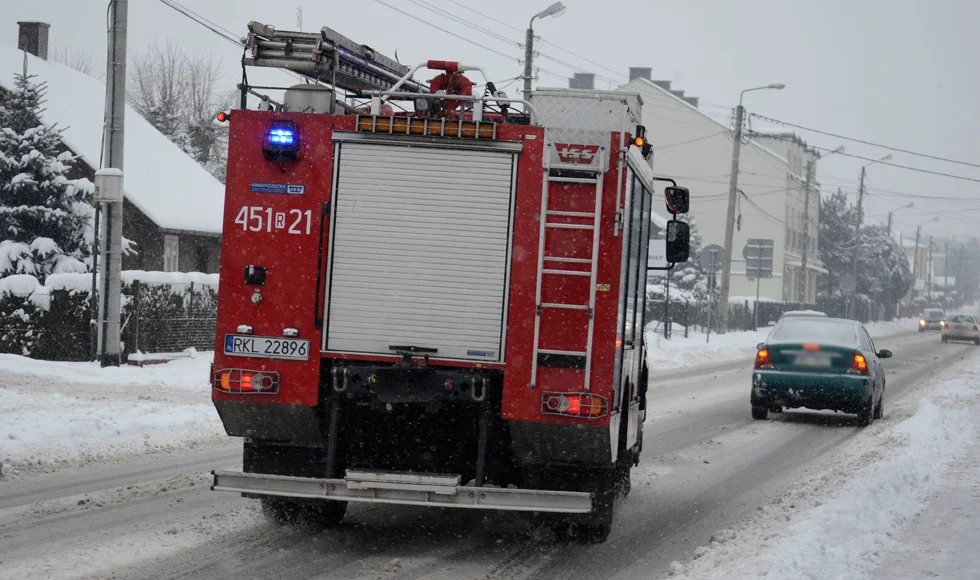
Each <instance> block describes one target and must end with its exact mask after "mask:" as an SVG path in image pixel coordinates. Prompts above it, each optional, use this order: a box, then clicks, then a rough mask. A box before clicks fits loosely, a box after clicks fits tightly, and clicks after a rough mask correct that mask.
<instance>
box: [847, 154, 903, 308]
mask: <svg viewBox="0 0 980 580" xmlns="http://www.w3.org/2000/svg"><path fill="white" fill-rule="evenodd" d="M891 158H892V154H891V153H889V154H888V155H885V156H884V157H882V158H881V159H875V160H874V161H872V162H871V163H867V164H865V165H862V166H861V184H860V185H859V186H858V204H857V216H856V218H855V220H854V252H852V255H851V275H852V276H854V279H855V280H857V269H858V249H859V248H860V247H861V222H862V221H863V220H864V214H863V213H862V211H861V204H862V203H863V202H864V176H865V170H866V169H867V168H868V167H871V166H872V165H874V164H875V163H878V162H880V161H888V160H889V159H891ZM853 300H854V294H853V293H852V294H851V295H850V296H849V297H848V299H847V303H848V307H847V311H848V317H850V312H851V303H852V301H853Z"/></svg>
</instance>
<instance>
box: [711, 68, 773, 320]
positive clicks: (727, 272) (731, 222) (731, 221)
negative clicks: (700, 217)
mask: <svg viewBox="0 0 980 580" xmlns="http://www.w3.org/2000/svg"><path fill="white" fill-rule="evenodd" d="M784 88H786V85H784V84H783V83H773V84H771V85H765V86H762V87H754V88H751V89H745V90H744V91H742V93H741V94H740V95H739V96H738V107H737V108H736V109H735V136H734V139H733V141H734V142H733V143H732V175H731V178H730V180H729V183H728V212H727V213H726V214H725V261H724V263H723V264H722V269H721V291H720V292H719V294H718V323H719V326H718V332H719V334H724V333H725V332H727V331H728V293H729V291H730V289H731V276H732V242H733V239H732V238H734V236H735V201H736V199H737V198H738V155H739V151H741V149H742V117H743V116H744V115H745V109H744V108H743V107H742V99H743V98H745V93H748V92H750V91H762V90H766V89H773V90H777V91H779V90H782V89H784Z"/></svg>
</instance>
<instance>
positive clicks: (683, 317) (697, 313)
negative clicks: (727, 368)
mask: <svg viewBox="0 0 980 580" xmlns="http://www.w3.org/2000/svg"><path fill="white" fill-rule="evenodd" d="M710 305H711V307H712V310H711V314H710V319H711V320H710V324H711V330H712V332H716V331H717V330H718V328H719V324H718V320H717V304H716V303H715V302H711V303H710ZM959 306H961V304H950V305H949V306H948V307H949V308H956V307H959ZM708 307H709V302H707V301H695V300H671V301H670V303H669V305H668V303H667V302H666V301H664V300H648V301H647V309H646V320H647V322H648V323H650V322H652V323H654V324H655V328H657V330H658V331H661V332H662V331H664V330H665V328H664V327H666V326H672V325H674V324H677V325H680V326H682V327H684V329H685V330H684V335H685V336H688V335H689V333H690V332H691V331H692V330H693V331H696V332H704V331H705V329H706V328H707V327H708V324H709V314H708ZM757 307H758V326H759V327H763V326H767V325H768V324H769V322H770V321H776V320H779V317H780V316H782V314H783V313H784V312H788V311H790V310H807V309H811V310H819V311H821V312H825V313H826V314H827V316H830V317H832V318H851V319H854V320H860V321H862V322H869V321H876V322H877V321H879V320H891V319H892V318H895V317H896V316H897V317H910V316H915V315H917V314H918V313H919V312H921V310H922V306H921V305H919V304H916V305H914V306H912V307H909V306H907V305H906V304H904V303H903V304H900V305H898V306H897V307H896V305H894V304H890V305H886V304H879V303H875V302H873V301H872V300H870V299H869V298H868V297H867V296H863V295H857V296H854V297H853V299H852V300H851V304H850V305H849V304H848V299H847V297H843V296H832V297H821V298H818V299H817V302H816V303H815V304H812V303H811V304H807V303H802V302H758V303H757V304H756V303H755V301H754V300H751V301H738V302H730V303H729V305H728V329H729V330H753V329H755V328H756V327H757V326H756V308H757ZM666 332H667V333H668V334H669V333H670V329H667V330H666Z"/></svg>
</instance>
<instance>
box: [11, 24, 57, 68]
mask: <svg viewBox="0 0 980 580" xmlns="http://www.w3.org/2000/svg"><path fill="white" fill-rule="evenodd" d="M17 26H19V27H20V30H19V32H18V33H17V48H18V49H19V50H26V51H27V52H29V53H31V54H33V55H34V56H36V57H38V58H42V59H44V60H48V28H50V27H51V25H50V24H48V23H46V22H18V23H17Z"/></svg>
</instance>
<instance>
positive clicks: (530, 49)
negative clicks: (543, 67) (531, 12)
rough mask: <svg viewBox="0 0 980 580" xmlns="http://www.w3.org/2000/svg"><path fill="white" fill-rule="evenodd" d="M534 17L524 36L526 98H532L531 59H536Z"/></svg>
mask: <svg viewBox="0 0 980 580" xmlns="http://www.w3.org/2000/svg"><path fill="white" fill-rule="evenodd" d="M532 24H534V19H533V18H532V19H531V24H528V26H527V36H525V37H524V99H525V100H531V75H532V73H533V71H532V68H531V61H532V60H534V28H532V27H531V25H532Z"/></svg>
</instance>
